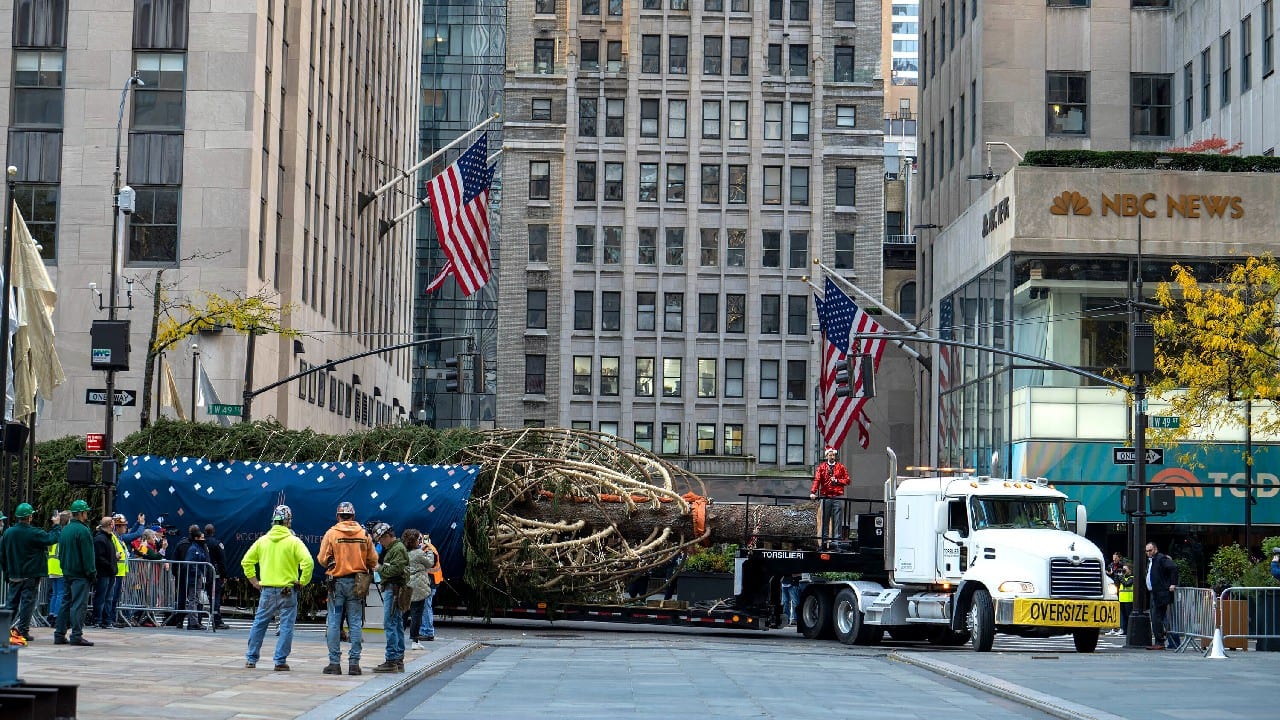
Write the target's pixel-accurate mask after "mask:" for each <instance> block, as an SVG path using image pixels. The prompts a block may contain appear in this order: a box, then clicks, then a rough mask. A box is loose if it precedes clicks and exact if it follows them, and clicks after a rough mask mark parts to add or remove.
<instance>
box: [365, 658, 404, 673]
mask: <svg viewBox="0 0 1280 720" xmlns="http://www.w3.org/2000/svg"><path fill="white" fill-rule="evenodd" d="M373 671H374V672H376V673H397V672H404V666H402V665H401V664H400V663H399V662H397V661H395V660H387V661H386V662H384V663H382V664H381V665H374V666H373Z"/></svg>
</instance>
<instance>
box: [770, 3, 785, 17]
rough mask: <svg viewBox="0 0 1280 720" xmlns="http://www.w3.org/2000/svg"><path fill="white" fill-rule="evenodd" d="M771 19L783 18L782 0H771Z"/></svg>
mask: <svg viewBox="0 0 1280 720" xmlns="http://www.w3.org/2000/svg"><path fill="white" fill-rule="evenodd" d="M769 19H770V20H781V19H782V0H769Z"/></svg>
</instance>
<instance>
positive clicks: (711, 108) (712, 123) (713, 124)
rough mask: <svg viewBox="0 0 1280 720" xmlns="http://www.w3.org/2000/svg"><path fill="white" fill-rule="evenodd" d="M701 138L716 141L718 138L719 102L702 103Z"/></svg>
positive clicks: (706, 101) (705, 101) (704, 101)
mask: <svg viewBox="0 0 1280 720" xmlns="http://www.w3.org/2000/svg"><path fill="white" fill-rule="evenodd" d="M702 137H704V138H707V139H712V140H714V139H717V138H719V137H720V101H719V100H703V101H702Z"/></svg>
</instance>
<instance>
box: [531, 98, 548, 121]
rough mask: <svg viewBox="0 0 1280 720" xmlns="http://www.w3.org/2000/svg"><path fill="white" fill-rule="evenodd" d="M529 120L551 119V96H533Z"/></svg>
mask: <svg viewBox="0 0 1280 720" xmlns="http://www.w3.org/2000/svg"><path fill="white" fill-rule="evenodd" d="M529 119H530V120H550V119H551V98H534V99H533V104H532V105H531V106H530V110H529Z"/></svg>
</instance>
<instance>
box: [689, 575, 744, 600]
mask: <svg viewBox="0 0 1280 720" xmlns="http://www.w3.org/2000/svg"><path fill="white" fill-rule="evenodd" d="M676 597H678V598H680V599H681V600H683V601H684V602H705V601H707V600H722V599H725V598H730V597H733V573H707V572H686V573H680V584H679V585H678V586H676Z"/></svg>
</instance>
